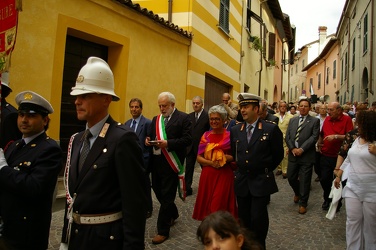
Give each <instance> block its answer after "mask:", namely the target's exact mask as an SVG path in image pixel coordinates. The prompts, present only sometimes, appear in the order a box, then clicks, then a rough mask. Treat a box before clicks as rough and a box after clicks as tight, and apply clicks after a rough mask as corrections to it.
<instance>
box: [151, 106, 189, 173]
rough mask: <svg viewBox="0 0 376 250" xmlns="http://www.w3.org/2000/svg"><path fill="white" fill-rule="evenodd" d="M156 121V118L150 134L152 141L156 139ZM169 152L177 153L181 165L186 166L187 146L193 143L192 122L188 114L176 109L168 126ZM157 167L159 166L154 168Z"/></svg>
mask: <svg viewBox="0 0 376 250" xmlns="http://www.w3.org/2000/svg"><path fill="white" fill-rule="evenodd" d="M156 119H157V117H156V116H154V118H153V121H152V123H151V126H150V130H149V132H148V136H149V137H150V138H151V140H154V139H155V137H156ZM166 134H167V144H168V149H167V150H168V151H169V152H170V151H175V152H176V154H177V156H178V158H179V160H180V162H181V164H184V159H185V156H186V152H187V146H189V144H191V143H192V136H191V121H190V120H189V117H188V114H186V113H184V112H181V111H179V110H178V109H175V112H174V113H173V114H172V116H171V118H170V120H169V121H168V123H167V126H166ZM152 167H157V166H152Z"/></svg>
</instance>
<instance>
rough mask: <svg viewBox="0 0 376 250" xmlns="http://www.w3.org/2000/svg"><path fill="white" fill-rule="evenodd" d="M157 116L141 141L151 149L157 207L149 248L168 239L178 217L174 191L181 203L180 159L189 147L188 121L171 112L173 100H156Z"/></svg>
mask: <svg viewBox="0 0 376 250" xmlns="http://www.w3.org/2000/svg"><path fill="white" fill-rule="evenodd" d="M158 106H159V110H160V112H161V114H159V115H157V116H155V117H154V118H153V121H152V123H151V126H150V130H149V132H148V136H147V137H146V140H145V145H146V146H153V153H152V155H151V158H150V168H151V173H152V186H153V190H154V193H155V195H156V196H157V199H158V201H159V203H160V204H161V206H160V209H159V214H158V221H157V230H158V234H157V235H156V236H155V237H154V238H153V240H152V243H153V244H160V243H163V242H164V241H165V240H167V239H168V237H169V234H170V227H171V226H172V225H173V224H174V222H175V220H176V219H177V218H178V217H179V212H178V208H177V207H176V204H175V197H176V190H177V189H178V190H179V196H180V198H181V199H183V200H184V199H185V196H186V193H185V181H184V172H185V170H184V165H183V164H184V159H185V156H186V147H187V146H188V145H190V144H191V141H192V138H191V132H190V131H191V121H190V119H189V116H188V114H186V113H184V112H181V111H179V110H177V109H176V108H175V96H174V95H173V94H172V93H170V92H162V93H160V94H159V96H158Z"/></svg>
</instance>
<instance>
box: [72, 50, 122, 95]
mask: <svg viewBox="0 0 376 250" xmlns="http://www.w3.org/2000/svg"><path fill="white" fill-rule="evenodd" d="M114 85H115V84H114V75H113V73H112V71H111V69H110V66H108V64H107V63H106V62H105V61H104V60H103V59H101V58H98V57H94V56H92V57H89V59H87V63H86V64H85V65H84V66H83V67H82V68H81V70H80V73H78V77H77V80H76V86H74V87H73V88H72V92H71V93H70V94H71V95H83V94H89V93H97V94H108V95H112V100H113V101H119V100H120V98H119V97H118V96H117V95H116V94H115V92H114Z"/></svg>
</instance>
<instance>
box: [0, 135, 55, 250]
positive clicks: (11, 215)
mask: <svg viewBox="0 0 376 250" xmlns="http://www.w3.org/2000/svg"><path fill="white" fill-rule="evenodd" d="M19 143H20V141H15V142H13V143H12V144H11V145H10V146H9V148H8V149H7V150H6V152H5V158H6V160H7V163H8V167H7V166H6V167H4V168H2V169H1V170H0V187H1V188H0V189H1V216H2V218H3V220H4V232H3V235H4V236H5V238H6V239H7V241H9V243H11V245H12V246H13V247H15V248H16V249H47V248H48V236H49V231H50V222H51V207H52V199H53V193H54V189H55V186H56V181H57V176H58V174H59V172H60V170H61V168H62V165H61V164H62V162H61V161H62V152H61V149H60V147H59V145H58V144H57V143H56V142H55V141H54V140H52V139H50V138H49V137H47V135H46V133H43V134H41V135H39V136H37V137H36V138H35V139H33V140H32V141H31V142H29V143H28V144H26V145H25V146H24V147H22V148H20V149H18V148H17V145H18V144H19Z"/></svg>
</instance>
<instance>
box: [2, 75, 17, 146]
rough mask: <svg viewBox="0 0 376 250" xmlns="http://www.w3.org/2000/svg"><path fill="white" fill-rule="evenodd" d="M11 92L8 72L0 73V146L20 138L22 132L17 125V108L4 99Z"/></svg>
mask: <svg viewBox="0 0 376 250" xmlns="http://www.w3.org/2000/svg"><path fill="white" fill-rule="evenodd" d="M10 92H12V89H11V88H10V86H9V73H8V72H4V73H2V74H1V124H0V148H6V146H7V145H8V144H9V143H10V142H12V141H15V140H18V139H21V137H22V133H21V132H20V131H19V130H18V127H17V117H18V114H17V109H16V108H15V107H13V106H12V105H11V104H10V103H8V102H7V101H6V99H5V98H7V97H8V96H9V94H10Z"/></svg>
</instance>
